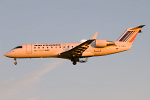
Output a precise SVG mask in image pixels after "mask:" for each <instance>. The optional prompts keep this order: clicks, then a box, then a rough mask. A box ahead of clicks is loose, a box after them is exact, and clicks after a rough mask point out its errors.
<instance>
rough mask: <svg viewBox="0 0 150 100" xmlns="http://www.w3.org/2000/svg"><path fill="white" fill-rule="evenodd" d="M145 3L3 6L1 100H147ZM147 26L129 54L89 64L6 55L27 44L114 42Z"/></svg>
mask: <svg viewBox="0 0 150 100" xmlns="http://www.w3.org/2000/svg"><path fill="white" fill-rule="evenodd" d="M149 4H150V1H149V0H1V1H0V44H1V46H0V100H77V99H79V100H100V99H101V100H149V99H150V95H149V94H150V85H149V84H150V74H149V72H150V62H149V56H150V54H149V50H150V46H149V43H150V39H149V36H150V34H149V32H150V28H149V25H150V19H149V18H150V13H149V9H150V6H149ZM139 25H146V26H145V27H143V28H142V33H140V34H138V35H137V37H136V39H135V41H134V42H133V47H132V48H131V50H129V51H125V52H122V53H117V54H113V55H108V56H102V57H92V58H89V59H88V62H87V63H84V64H83V63H77V65H76V66H73V65H72V62H71V61H69V60H64V59H57V58H43V59H40V58H35V59H18V60H17V62H18V65H16V66H15V65H14V60H13V59H12V58H7V57H4V54H5V53H7V52H8V51H10V50H11V49H12V48H14V47H16V46H18V45H21V44H28V43H36V42H38V43H70V42H80V41H81V40H82V39H90V38H92V37H93V35H94V34H95V32H99V33H98V36H97V39H106V40H110V41H115V40H117V39H118V38H119V37H120V36H121V35H122V34H123V33H124V31H125V30H126V29H127V28H129V27H136V26H139Z"/></svg>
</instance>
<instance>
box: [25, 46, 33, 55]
mask: <svg viewBox="0 0 150 100" xmlns="http://www.w3.org/2000/svg"><path fill="white" fill-rule="evenodd" d="M26 52H27V54H31V53H32V44H26Z"/></svg>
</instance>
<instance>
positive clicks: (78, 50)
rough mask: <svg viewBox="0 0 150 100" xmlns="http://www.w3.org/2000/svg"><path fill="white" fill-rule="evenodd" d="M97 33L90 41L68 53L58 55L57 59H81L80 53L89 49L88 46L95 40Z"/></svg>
mask: <svg viewBox="0 0 150 100" xmlns="http://www.w3.org/2000/svg"><path fill="white" fill-rule="evenodd" d="M97 33H98V32H96V33H95V35H94V36H93V38H92V39H89V40H87V41H85V42H83V43H81V44H79V45H78V46H76V47H74V48H72V49H70V50H68V51H65V52H62V53H60V54H59V55H58V56H57V57H58V58H66V59H70V58H71V57H74V56H76V57H81V56H82V53H83V52H84V51H85V50H86V49H87V48H88V47H89V46H88V45H89V44H91V43H92V42H93V41H94V40H95V39H96V36H97Z"/></svg>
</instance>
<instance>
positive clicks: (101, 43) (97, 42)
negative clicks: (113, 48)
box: [95, 40, 115, 48]
mask: <svg viewBox="0 0 150 100" xmlns="http://www.w3.org/2000/svg"><path fill="white" fill-rule="evenodd" d="M109 45H115V43H114V42H111V41H107V40H95V46H96V47H99V48H104V47H106V46H109Z"/></svg>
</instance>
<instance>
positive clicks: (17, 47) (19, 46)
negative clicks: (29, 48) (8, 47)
mask: <svg viewBox="0 0 150 100" xmlns="http://www.w3.org/2000/svg"><path fill="white" fill-rule="evenodd" d="M17 48H22V46H17V47H15V48H14V49H17Z"/></svg>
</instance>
